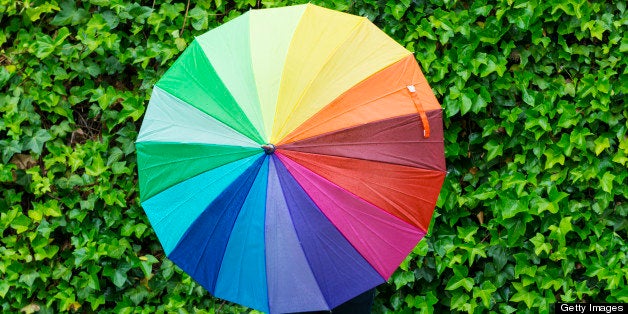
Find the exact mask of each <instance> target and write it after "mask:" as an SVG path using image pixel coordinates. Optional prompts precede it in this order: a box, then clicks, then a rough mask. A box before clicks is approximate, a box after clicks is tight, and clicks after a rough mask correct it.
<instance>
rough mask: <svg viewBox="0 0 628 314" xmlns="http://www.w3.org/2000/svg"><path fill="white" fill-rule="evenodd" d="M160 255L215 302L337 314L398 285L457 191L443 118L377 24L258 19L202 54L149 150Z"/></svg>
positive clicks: (163, 93) (204, 42)
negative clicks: (442, 201)
mask: <svg viewBox="0 0 628 314" xmlns="http://www.w3.org/2000/svg"><path fill="white" fill-rule="evenodd" d="M136 147H137V152H138V169H139V170H138V173H139V182H140V192H141V203H142V207H143V208H144V210H145V212H146V214H147V216H148V218H149V220H150V223H151V225H152V227H153V229H154V230H155V232H156V234H157V236H158V238H159V241H160V242H161V244H162V246H163V249H164V251H165V253H166V255H167V256H168V258H169V259H171V260H172V261H173V262H174V263H175V264H177V265H178V266H179V267H180V268H182V269H183V270H184V271H185V272H187V273H188V274H189V275H190V276H191V277H192V278H194V279H195V280H196V281H197V282H198V283H200V284H201V285H202V286H203V287H205V288H206V289H207V290H208V291H209V292H210V293H211V294H213V295H215V296H216V297H219V298H222V299H226V300H229V301H233V302H236V303H240V304H243V305H245V306H248V307H251V308H254V309H258V310H261V311H265V312H273V313H275V312H277V313H281V312H299V311H312V310H325V309H331V308H334V307H336V306H337V305H339V304H341V303H343V302H345V301H347V300H349V299H351V298H353V297H355V296H357V295H359V294H361V293H362V292H364V291H366V290H369V289H371V288H373V287H375V286H377V285H379V284H381V283H384V282H386V280H387V279H388V278H389V277H390V276H391V275H392V273H393V272H394V271H395V269H396V268H397V267H398V265H399V264H400V263H401V262H402V261H403V260H404V258H405V257H406V256H407V254H408V253H409V252H410V251H411V250H412V249H413V248H414V247H415V246H416V244H417V243H418V241H419V240H420V239H421V238H422V237H423V236H424V235H425V233H426V232H427V229H428V226H429V223H430V220H431V216H432V212H433V210H434V207H435V203H436V199H437V197H438V194H439V191H440V188H441V185H442V182H443V180H444V177H445V163H444V152H443V130H442V110H441V107H440V105H439V103H438V101H437V100H436V98H435V97H434V95H433V94H432V92H431V89H430V87H429V85H428V83H427V81H426V79H425V77H424V76H423V74H422V73H421V70H420V68H419V66H418V64H417V62H416V60H415V58H414V56H413V55H412V53H411V52H409V51H408V50H406V49H405V48H404V47H402V46H401V45H399V44H397V43H396V42H395V41H394V40H392V39H391V38H390V37H388V36H387V35H386V34H385V33H384V32H382V31H381V30H379V29H378V28H377V27H376V26H375V25H374V24H372V23H371V22H370V21H369V20H368V19H366V18H364V17H359V16H355V15H350V14H346V13H340V12H336V11H333V10H329V9H325V8H322V7H318V6H315V5H311V4H306V5H298V6H291V7H284V8H277V9H263V10H252V11H249V12H247V13H245V14H244V15H242V16H240V17H238V18H235V19H233V20H231V21H230V22H228V23H225V24H223V25H222V26H220V27H218V28H215V29H213V30H211V31H209V32H207V33H205V34H203V35H201V36H198V37H197V38H195V40H194V41H193V42H192V43H191V44H190V45H189V47H188V48H186V50H185V51H184V52H183V53H182V54H181V56H180V57H179V58H178V59H177V60H176V62H175V63H174V64H173V65H172V67H171V68H169V69H168V71H167V72H166V73H165V74H164V76H163V77H161V78H160V80H159V81H158V82H157V83H156V85H155V86H154V89H153V92H152V95H151V98H150V102H149V105H148V108H147V111H146V115H145V118H144V120H143V122H142V127H141V129H140V133H139V135H138V138H137V142H136Z"/></svg>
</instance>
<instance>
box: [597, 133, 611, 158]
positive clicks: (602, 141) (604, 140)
mask: <svg viewBox="0 0 628 314" xmlns="http://www.w3.org/2000/svg"><path fill="white" fill-rule="evenodd" d="M593 143H594V144H595V154H596V155H600V154H601V153H602V152H603V151H604V150H605V149H607V148H609V147H611V143H610V141H609V139H608V137H598V138H597V139H596V140H595V141H593Z"/></svg>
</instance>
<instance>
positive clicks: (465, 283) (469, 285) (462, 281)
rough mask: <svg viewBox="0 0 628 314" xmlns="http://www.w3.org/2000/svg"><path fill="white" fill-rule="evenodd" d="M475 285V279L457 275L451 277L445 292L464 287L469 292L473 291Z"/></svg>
mask: <svg viewBox="0 0 628 314" xmlns="http://www.w3.org/2000/svg"><path fill="white" fill-rule="evenodd" d="M473 285H474V283H473V279H471V278H467V277H462V276H458V275H455V276H453V277H451V278H450V279H449V281H447V286H446V287H445V290H456V289H458V288H460V287H463V288H464V289H465V290H467V292H469V291H471V290H472V289H473Z"/></svg>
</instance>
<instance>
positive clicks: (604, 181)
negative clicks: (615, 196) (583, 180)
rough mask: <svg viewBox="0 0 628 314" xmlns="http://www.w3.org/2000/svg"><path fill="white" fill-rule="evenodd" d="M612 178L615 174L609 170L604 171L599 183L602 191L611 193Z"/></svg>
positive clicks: (613, 178)
mask: <svg viewBox="0 0 628 314" xmlns="http://www.w3.org/2000/svg"><path fill="white" fill-rule="evenodd" d="M613 180H615V175H614V174H612V173H610V172H605V173H604V175H602V178H600V185H601V186H602V190H603V191H604V192H607V193H613Z"/></svg>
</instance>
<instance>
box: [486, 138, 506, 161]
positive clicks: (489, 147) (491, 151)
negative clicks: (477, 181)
mask: <svg viewBox="0 0 628 314" xmlns="http://www.w3.org/2000/svg"><path fill="white" fill-rule="evenodd" d="M484 149H486V151H487V152H488V155H487V156H486V161H490V160H491V159H493V158H495V157H497V156H501V155H502V154H503V149H504V148H503V146H502V143H500V142H498V141H497V140H496V139H492V140H490V141H488V142H487V143H486V144H484Z"/></svg>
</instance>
